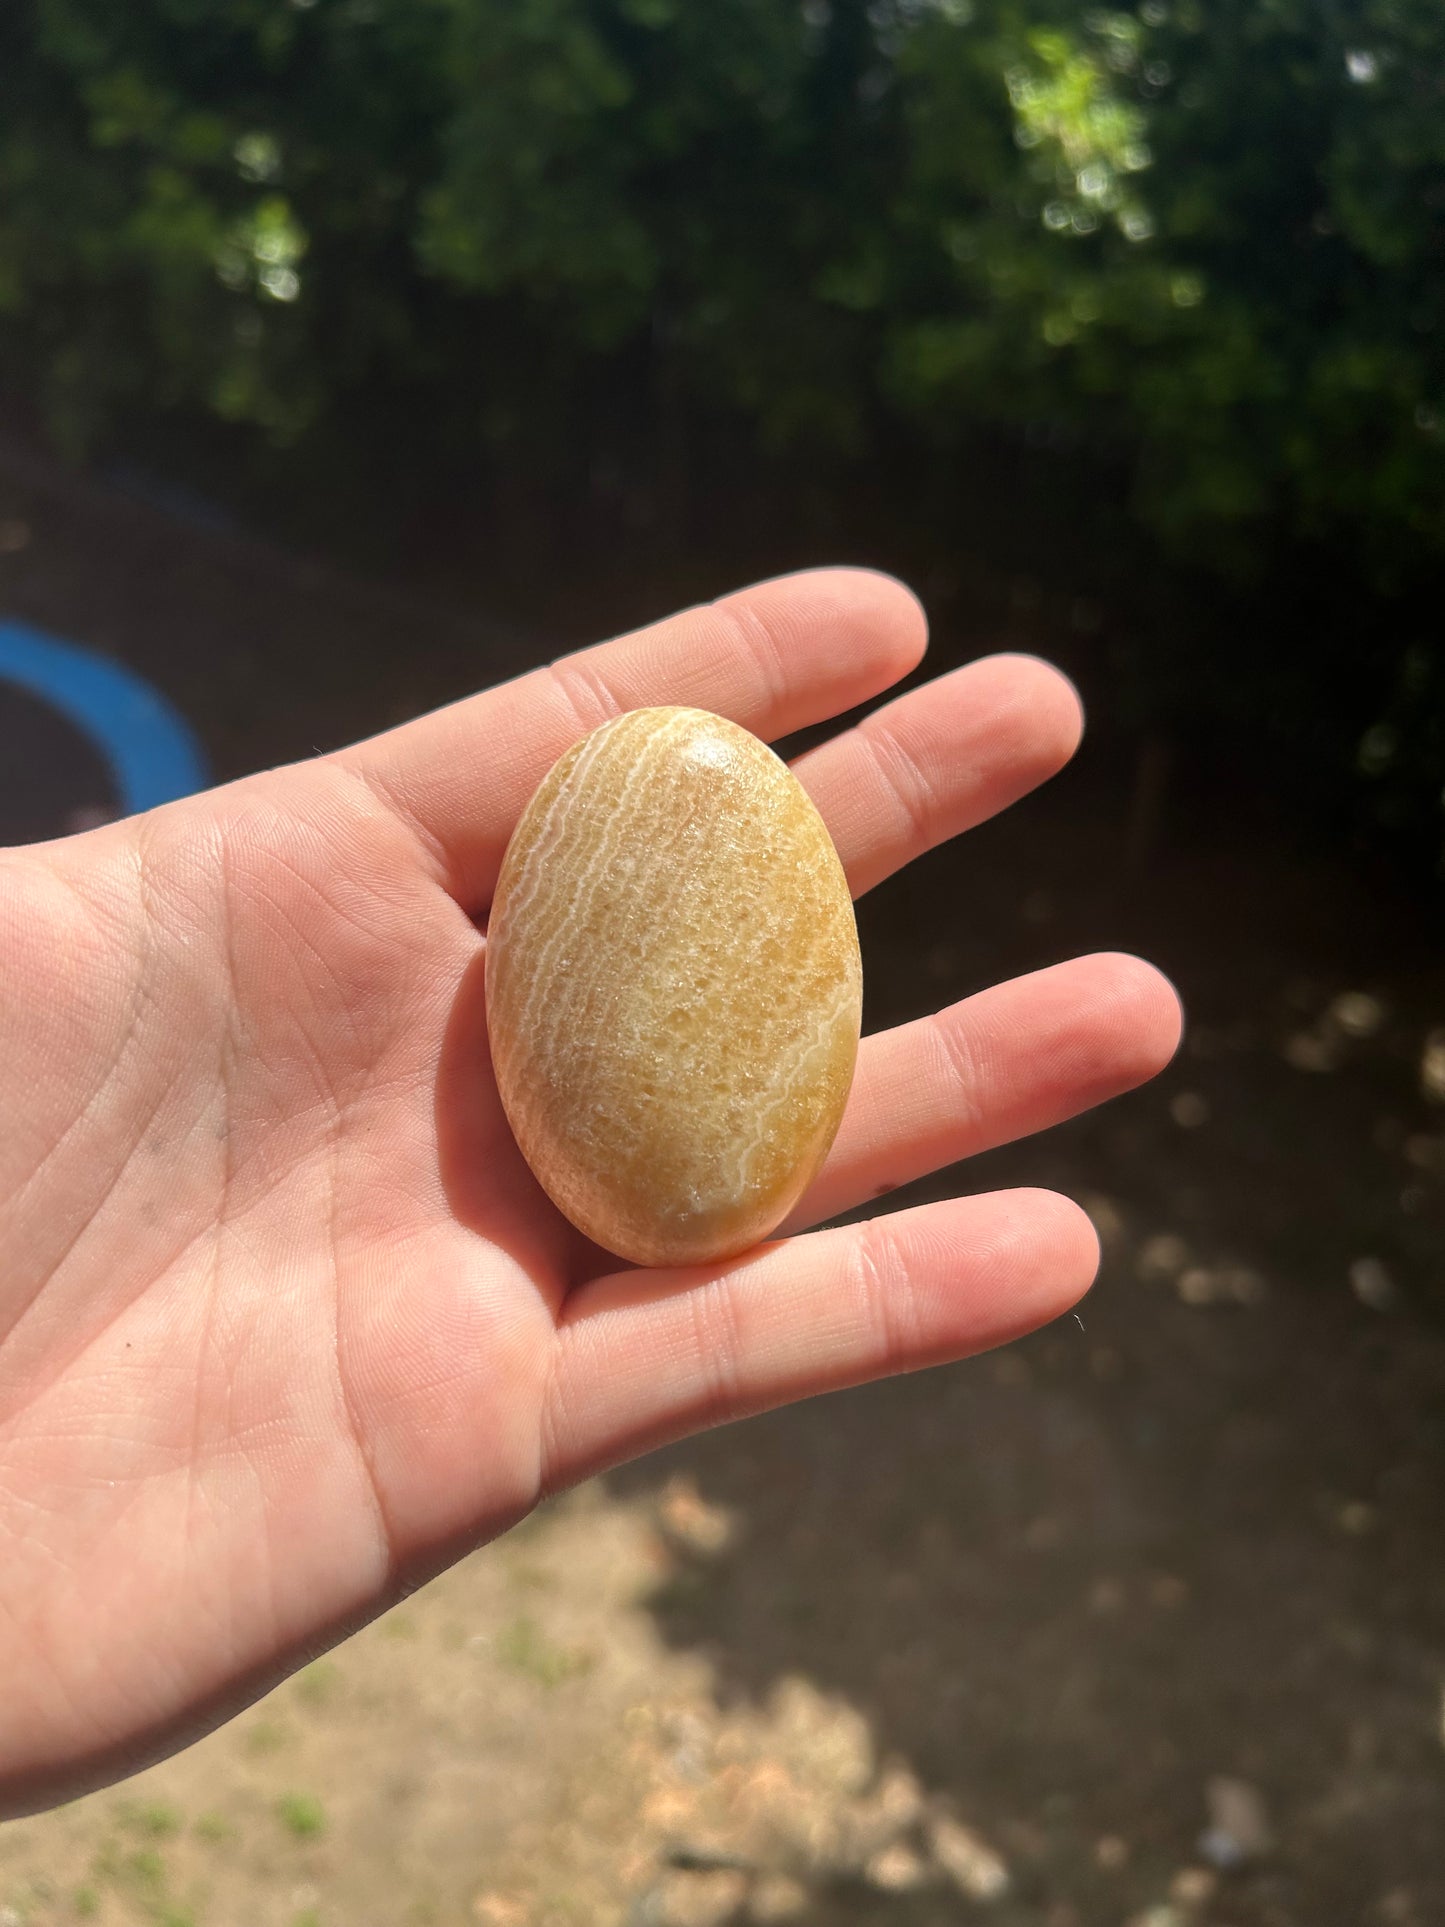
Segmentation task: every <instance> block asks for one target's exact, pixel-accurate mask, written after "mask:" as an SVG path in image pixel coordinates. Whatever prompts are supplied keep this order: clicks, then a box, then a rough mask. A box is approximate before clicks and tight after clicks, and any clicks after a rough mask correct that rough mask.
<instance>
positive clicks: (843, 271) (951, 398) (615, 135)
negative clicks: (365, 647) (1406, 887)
mask: <svg viewBox="0 0 1445 1927" xmlns="http://www.w3.org/2000/svg"><path fill="white" fill-rule="evenodd" d="M1442 75H1445V12H1442V10H1441V8H1440V7H1439V5H1438V0H1335V4H1333V5H1331V6H1330V7H1328V8H1322V7H1320V6H1319V5H1318V4H1317V0H1210V4H1209V5H1208V6H1207V7H1206V6H1205V5H1203V4H1202V0H1135V4H1134V5H1133V6H1115V7H1099V8H1095V9H1092V10H1086V9H1081V8H1079V7H1078V6H1076V5H1075V4H1073V0H707V4H705V5H703V4H686V0H128V4H126V5H124V6H117V5H115V4H114V0H9V4H8V5H6V6H5V7H4V8H3V9H0V368H3V370H4V371H5V376H6V380H7V382H8V383H9V385H11V386H12V387H15V386H24V387H26V388H28V389H30V390H31V391H32V392H35V393H38V394H39V396H40V397H41V400H42V403H43V406H44V409H45V411H46V414H47V416H48V419H49V421H50V423H51V424H52V427H53V428H54V430H55V432H56V433H57V435H58V436H59V437H60V438H61V439H62V440H63V441H64V442H66V443H68V444H70V445H71V446H74V447H77V448H80V447H84V446H85V445H86V444H87V443H89V442H93V441H95V440H96V439H97V438H98V437H103V436H104V435H105V434H106V433H107V432H108V431H109V428H110V425H112V424H114V423H116V422H117V421H120V422H127V423H129V424H131V425H132V428H133V426H134V424H135V423H136V422H137V421H138V420H155V419H156V418H157V417H173V418H175V419H177V420H178V421H181V422H195V421H197V420H203V419H205V418H211V419H216V418H219V420H221V421H222V422H225V423H229V424H232V425H234V428H235V429H236V430H239V431H240V432H241V433H242V434H243V435H245V436H248V437H250V438H251V439H252V442H253V443H255V444H260V445H263V446H265V445H269V446H274V447H277V448H280V449H282V450H283V451H284V450H286V449H288V448H295V447H296V446H297V445H298V444H302V443H304V444H306V445H307V446H308V447H309V448H310V449H311V450H312V451H313V454H315V451H322V454H321V456H320V457H319V458H318V459H319V468H318V470H317V471H316V472H321V471H322V470H324V463H325V455H324V451H325V450H326V449H327V448H328V447H331V446H333V445H334V446H335V448H337V449H338V450H341V449H344V447H345V446H346V436H347V434H348V433H350V432H351V431H352V430H353V429H354V427H355V425H356V424H357V423H358V422H363V421H367V420H374V421H375V422H377V423H379V424H381V428H380V430H379V432H378V434H377V435H376V436H374V437H373V442H372V445H373V446H382V445H387V446H390V442H389V441H388V438H389V437H394V435H396V434H402V435H404V436H405V438H406V439H407V445H408V447H409V448H410V449H411V450H412V451H413V452H419V453H420V454H421V456H422V457H423V464H422V465H423V466H425V463H426V461H427V460H428V459H434V460H435V461H436V462H437V464H438V465H441V464H442V463H445V462H449V461H452V460H454V459H456V458H457V457H458V456H460V457H462V458H463V459H466V460H470V461H472V462H475V463H480V464H486V463H492V464H494V465H496V467H497V468H499V469H501V468H505V470H506V471H507V472H509V473H513V474H515V473H517V472H518V471H520V470H523V469H525V470H527V471H529V472H531V473H533V474H538V475H544V476H545V475H548V474H550V473H553V472H556V471H559V470H564V469H565V470H567V471H568V472H571V473H585V472H586V471H587V469H588V466H589V464H591V465H592V466H594V467H595V466H596V465H597V464H599V463H600V464H602V465H604V466H605V465H606V463H607V462H608V461H609V460H610V459H611V456H612V453H613V447H614V444H616V443H618V442H619V440H620V441H621V442H628V440H629V438H630V441H631V445H632V446H634V447H638V446H640V447H643V448H646V449H648V450H649V451H650V459H651V460H652V461H653V463H654V465H656V464H657V463H662V464H663V465H666V464H667V463H669V462H670V463H674V464H676V463H678V462H683V463H685V461H686V453H685V451H686V450H687V449H688V448H689V447H691V446H694V445H695V444H696V442H697V440H698V435H699V432H701V431H702V430H704V429H706V430H708V431H711V429H713V428H715V427H717V425H719V424H722V425H723V427H724V428H725V429H726V430H727V432H729V433H731V434H733V435H734V436H736V435H737V434H738V432H739V431H742V432H744V433H745V434H746V435H747V436H750V437H752V438H753V439H754V440H755V443H756V445H757V446H758V447H759V448H761V449H762V450H763V451H790V453H791V458H792V459H793V460H795V461H799V462H801V463H803V464H806V465H810V468H811V472H812V473H815V474H823V475H827V474H830V473H834V472H836V473H837V474H838V475H839V476H840V478H841V479H840V483H839V486H840V487H841V486H847V485H848V478H849V477H854V476H856V475H858V474H859V473H861V472H862V469H863V465H865V464H866V463H867V462H868V461H869V460H870V459H871V458H872V457H873V456H874V455H875V454H876V452H877V451H878V450H879V449H880V448H882V447H885V446H886V447H888V448H889V449H891V450H893V451H894V452H895V453H896V452H897V450H899V449H900V448H903V449H912V450H915V451H917V452H918V453H919V455H920V456H921V455H924V454H926V453H927V452H928V451H936V452H937V454H938V455H941V456H943V457H945V458H948V457H950V456H953V455H956V454H957V453H959V452H960V451H964V450H967V449H969V448H971V447H976V446H977V445H978V441H979V438H980V436H985V437H986V436H989V435H994V436H998V435H1002V436H1004V437H1006V438H1007V437H1010V436H1012V437H1016V438H1021V437H1031V438H1034V439H1039V438H1043V439H1045V440H1049V439H1053V440H1057V439H1059V438H1060V437H1063V438H1067V439H1069V440H1070V442H1071V445H1073V446H1075V447H1081V448H1087V449H1091V450H1093V451H1095V453H1096V455H1097V456H1098V457H1099V458H1100V459H1101V460H1103V461H1105V462H1106V463H1107V464H1108V466H1109V469H1110V472H1111V473H1122V474H1124V475H1126V476H1127V477H1128V478H1129V485H1128V492H1129V499H1130V504H1131V510H1132V513H1133V515H1134V516H1135V518H1136V521H1137V523H1138V524H1139V525H1140V526H1141V527H1143V528H1144V529H1146V530H1147V531H1148V533H1149V537H1150V541H1151V543H1152V544H1153V545H1154V547H1155V549H1156V551H1157V552H1161V553H1163V554H1165V555H1169V556H1173V557H1175V558H1180V557H1182V558H1184V559H1186V560H1187V561H1188V562H1189V563H1190V564H1191V565H1203V566H1204V567H1205V568H1206V569H1210V570H1213V571H1215V572H1216V573H1217V574H1219V575H1221V576H1222V577H1224V578H1226V579H1231V578H1232V579H1235V580H1248V579H1251V578H1257V577H1259V576H1260V575H1261V574H1263V573H1265V572H1267V571H1268V570H1269V569H1270V568H1271V567H1272V566H1273V564H1274V562H1275V559H1276V558H1277V556H1278V555H1279V554H1280V553H1281V552H1282V551H1285V550H1288V549H1290V548H1291V546H1292V547H1293V548H1294V549H1295V550H1299V549H1300V548H1301V547H1302V546H1307V547H1308V548H1309V549H1310V551H1311V552H1312V553H1313V554H1315V555H1316V556H1319V555H1327V556H1329V558H1330V564H1331V567H1333V568H1337V569H1339V570H1340V572H1341V573H1342V574H1349V575H1351V576H1352V577H1353V578H1354V579H1355V580H1356V581H1357V582H1360V583H1365V584H1368V585H1371V586H1372V587H1373V588H1375V589H1376V590H1379V589H1385V590H1391V591H1396V590H1398V591H1403V590H1405V589H1408V588H1411V587H1413V588H1414V589H1415V590H1416V591H1417V592H1418V589H1419V586H1420V585H1421V583H1425V582H1429V581H1430V580H1431V579H1432V572H1434V571H1438V569H1439V567H1440V565H1441V562H1442V559H1445V83H1442ZM680 451H681V452H680ZM334 459H335V461H336V463H337V465H338V467H340V466H341V465H342V464H344V462H345V459H346V458H345V456H344V454H338V455H337V456H336V457H335V458H334ZM849 463H851V464H852V466H851V467H850V466H849ZM1407 644H1409V646H1408V647H1407ZM1411 647H1416V645H1415V644H1411V643H1410V639H1409V638H1408V637H1402V639H1401V640H1400V641H1399V643H1398V645H1392V650H1393V653H1392V652H1391V649H1386V650H1385V651H1384V654H1385V656H1387V657H1388V658H1389V660H1388V661H1385V662H1383V663H1376V664H1375V666H1374V668H1373V669H1372V672H1371V674H1372V677H1373V681H1372V683H1371V692H1372V693H1371V694H1370V695H1368V696H1364V695H1362V696H1361V698H1360V701H1361V702H1364V703H1368V702H1370V701H1373V700H1375V699H1376V698H1377V697H1378V698H1379V700H1382V701H1384V700H1388V701H1389V702H1392V703H1396V704H1397V705H1398V704H1400V703H1404V704H1406V705H1407V706H1408V701H1409V692H1410V691H1411V690H1416V689H1418V688H1420V687H1423V686H1424V683H1422V681H1421V677H1420V674H1419V672H1418V671H1407V668H1406V667H1405V666H1404V665H1405V664H1406V659H1407V657H1409V658H1410V659H1411V660H1413V658H1412V657H1410V648H1411ZM1377 653H1378V652H1377ZM1411 676H1413V677H1414V681H1413V682H1412V681H1411V680H1410V677H1411ZM1425 682H1431V678H1430V677H1428V676H1427V677H1426V678H1425ZM1431 686H1433V682H1431ZM1392 691H1393V693H1390V692H1392ZM1401 691H1403V692H1405V693H1404V694H1401ZM1260 700H1263V698H1260ZM1390 728H1391V729H1392V730H1393V731H1395V736H1394V738H1392V740H1396V741H1398V742H1400V743H1402V744H1403V743H1404V741H1405V736H1407V735H1408V731H1406V732H1405V735H1401V733H1400V730H1399V729H1398V728H1397V725H1396V724H1395V723H1394V722H1393V721H1392V722H1391V723H1390ZM1381 740H1383V739H1381ZM1432 740H1433V739H1432ZM1414 753H1415V752H1414V751H1413V750H1412V751H1411V752H1410V754H1411V755H1413V754H1414ZM1401 754H1402V755H1404V751H1403V749H1402V751H1401ZM1434 754H1435V752H1434V750H1433V749H1431V750H1429V751H1428V752H1427V753H1426V764H1428V766H1429V767H1430V768H1431V769H1432V770H1433V768H1434V764H1433V762H1432V761H1431V760H1430V759H1431V758H1433V756H1434ZM1406 760H1408V758H1407V759H1406ZM1430 780H1431V781H1434V780H1435V779H1434V777H1433V776H1432V777H1431V778H1430Z"/></svg>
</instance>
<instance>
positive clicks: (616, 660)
mask: <svg viewBox="0 0 1445 1927" xmlns="http://www.w3.org/2000/svg"><path fill="white" fill-rule="evenodd" d="M926 640H927V630H926V625H925V622H924V617H923V612H922V610H921V609H920V607H919V605H918V602H917V600H916V599H915V598H914V597H913V596H912V595H911V594H910V593H909V591H908V590H907V589H905V588H904V587H903V586H902V584H901V583H898V582H895V581H893V580H892V578H891V577H888V576H884V575H878V574H875V573H874V572H873V571H871V570H867V569H819V570H814V571H812V572H809V573H807V574H803V575H793V576H784V577H781V578H780V579H778V580H777V581H773V582H763V583H759V584H758V585H757V586H756V587H754V588H751V589H744V590H741V591H739V592H738V593H737V594H736V595H730V596H724V597H723V598H722V600H721V601H719V602H714V603H709V604H706V605H703V606H701V607H698V608H695V609H688V610H685V611H684V612H683V613H682V614H681V615H677V616H673V617H671V618H670V619H669V620H668V621H666V622H660V623H657V624H655V625H654V626H653V627H651V628H648V629H641V630H639V631H637V633H636V634H634V635H630V636H623V637H621V638H620V639H619V640H617V641H615V642H606V643H601V644H599V645H598V646H597V647H596V648H594V649H586V650H583V651H582V652H581V653H580V654H578V655H574V656H567V657H564V658H563V659H562V661H560V662H557V663H553V664H552V665H551V666H550V667H548V668H546V669H538V670H534V671H533V672H532V674H530V675H527V676H522V677H519V678H518V679H517V681H515V682H511V683H505V684H503V685H502V687H501V688H499V689H493V690H488V691H487V692H486V693H485V694H483V695H480V696H473V697H470V698H468V699H467V700H466V701H464V702H460V703H454V704H453V705H452V706H451V707H450V708H448V709H441V710H438V711H436V713H435V714H433V715H430V716H423V717H421V718H420V719H419V720H418V721H416V722H414V723H407V724H405V725H404V726H403V727H402V728H400V729H395V730H391V731H389V732H388V733H387V734H386V735H384V736H378V737H374V738H373V739H372V740H371V741H369V742H366V743H361V744H358V745H356V746H355V747H354V748H352V749H349V750H344V751H342V752H341V753H340V755H339V757H338V758H336V759H335V760H337V761H339V762H340V763H342V764H343V765H344V766H345V767H347V768H349V769H351V770H352V771H354V772H355V773H356V774H357V775H359V776H361V777H363V778H364V779H365V780H366V782H367V783H368V784H370V785H371V786H372V787H373V788H374V789H376V790H377V791H379V792H380V793H381V794H382V795H383V797H384V798H385V799H386V801H387V802H388V803H389V804H390V805H391V806H392V807H393V808H394V809H396V810H397V811H399V812H400V814H401V815H402V816H403V817H404V818H405V820H406V821H407V822H409V823H410V824H411V825H412V826H413V827H414V828H415V829H416V830H417V831H418V832H419V833H420V835H421V837H422V839H423V840H424V843H425V845H426V847H427V848H428V849H429V850H430V851H431V852H432V854H433V855H434V857H435V860H436V862H437V865H438V868H439V870H440V872H441V874H442V876H443V879H444V881H445V882H446V884H447V886H448V888H449V889H450V890H451V891H452V893H453V894H454V895H455V896H457V897H458V898H459V900H460V901H462V902H463V903H464V904H465V905H466V907H467V908H468V909H470V910H473V911H478V910H482V909H484V908H485V907H486V905H487V903H488V902H489V901H490V899H491V892H492V888H493V886H494V884H495V882H496V878H497V871H498V869H499V868H500V866H501V861H502V857H503V854H504V853H505V850H506V847H507V839H508V838H509V837H510V836H511V833H512V828H513V825H514V824H515V823H516V821H517V818H518V816H519V815H520V814H521V812H522V810H523V808H524V807H525V805H526V803H527V801H528V799H529V798H530V796H531V794H532V792H533V790H534V789H535V788H536V787H537V784H538V783H539V782H540V781H541V779H542V777H543V776H544V775H545V774H546V773H547V771H548V770H549V769H550V768H551V766H552V764H553V763H554V762H556V760H557V758H558V757H559V756H560V755H561V754H562V752H563V751H564V750H565V749H567V748H568V747H570V745H571V744H573V743H575V742H576V741H577V739H578V737H580V736H584V735H586V734H587V733H588V731H590V730H592V729H595V728H596V727H597V725H598V724H599V723H603V722H606V721H607V720H608V719H609V718H611V717H613V716H616V715H619V714H620V713H621V712H622V711H623V710H626V709H638V708H645V707H647V706H649V705H651V704H662V703H680V704H687V705H691V706H693V707H696V708H699V709H710V710H713V711H714V712H716V713H717V714H718V715H721V716H728V717H731V718H732V720H733V721H734V722H739V723H742V724H743V725H744V727H745V728H747V729H750V730H752V731H753V733H754V734H755V735H757V736H761V737H763V738H765V739H772V738H776V737H779V736H786V735H789V734H790V733H791V732H792V731H793V730H795V729H801V728H803V727H804V726H805V725H807V724H809V723H816V722H821V721H823V720H825V719H826V718H827V717H829V716H834V715H837V714H839V713H841V712H842V711H843V710H845V709H851V708H852V707H853V706H854V705H855V704H857V703H860V702H865V701H866V700H867V699H868V698H869V697H870V696H876V695H877V694H878V692H879V691H880V690H883V689H887V688H889V687H890V686H891V685H892V684H893V683H895V682H897V681H898V679H899V678H900V677H901V676H905V675H907V673H908V671H909V670H910V669H912V668H914V667H915V665H916V664H917V663H918V661H919V659H920V657H921V656H922V654H923V650H924V647H925V644H926Z"/></svg>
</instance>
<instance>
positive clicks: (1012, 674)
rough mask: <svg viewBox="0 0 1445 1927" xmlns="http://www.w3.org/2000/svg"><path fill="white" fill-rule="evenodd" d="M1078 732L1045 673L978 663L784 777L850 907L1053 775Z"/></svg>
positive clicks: (1055, 679)
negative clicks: (834, 863) (817, 826)
mask: <svg viewBox="0 0 1445 1927" xmlns="http://www.w3.org/2000/svg"><path fill="white" fill-rule="evenodd" d="M1083 722H1084V718H1083V710H1082V707H1081V706H1080V703H1079V698H1078V694H1077V692H1076V691H1075V689H1074V686H1073V684H1072V683H1071V682H1070V681H1069V680H1068V678H1067V677H1066V676H1062V675H1060V673H1059V672H1058V670H1057V669H1052V668H1050V667H1049V665H1048V664H1047V663H1044V662H1040V661H1038V659H1037V658H1036V657H1033V656H988V657H985V658H984V659H983V660H982V661H981V662H972V663H969V664H967V665H966V666H965V667H964V668H962V669H956V670H954V671H953V672H952V673H951V674H950V675H947V676H940V677H939V678H938V679H937V680H936V681H935V682H931V683H925V684H924V685H923V687H922V688H920V689H913V690H910V691H909V692H908V694H907V695H905V696H900V697H899V698H898V699H897V701H896V702H891V703H889V704H888V705H887V706H886V707H885V708H883V709H877V710H875V711H874V712H873V714H872V715H871V716H867V717H865V718H864V719H863V721H862V722H861V723H859V724H858V725H857V727H856V728H854V729H850V730H846V731H844V733H843V734H842V735H841V736H835V737H834V738H833V739H832V741H831V742H828V743H824V744H823V746H822V747H821V748H820V749H815V750H813V751H812V752H811V753H810V754H809V755H807V756H803V757H800V758H799V760H798V762H797V763H796V764H795V765H794V769H795V773H796V775H797V777H798V780H799V781H800V782H801V783H802V785H803V787H804V788H805V789H806V790H807V792H808V794H809V795H810V796H811V797H812V799H813V801H814V802H815V803H816V804H817V806H818V809H819V812H820V814H821V815H822V818H823V821H824V822H825V823H826V824H827V825H828V830H829V833H830V834H831V836H832V838H833V841H834V843H835V844H836V845H837V849H838V854H839V856H840V857H841V858H842V860H843V868H844V869H845V870H846V871H847V873H848V882H849V885H850V886H851V888H852V891H853V894H854V896H855V897H857V896H862V894H863V892H864V891H865V890H871V889H872V888H873V886H874V884H875V883H881V882H882V881H883V879H884V878H885V877H886V876H891V875H892V873H893V872H894V871H895V870H898V869H901V868H902V867H903V865H904V864H905V863H908V862H910V861H911V860H912V859H913V858H914V857H916V856H921V855H922V854H923V852H924V851H925V850H930V849H933V848H934V847H935V845H937V844H939V843H944V842H946V841H947V840H948V838H949V837H951V836H957V835H958V834H959V833H960V832H961V831H963V830H967V829H971V828H972V827H973V825H974V824H975V823H982V822H983V821H984V820H985V818H987V817H990V816H993V815H995V814H997V812H998V811H999V810H1002V809H1005V808H1006V807H1007V806H1008V805H1009V804H1010V803H1012V802H1015V801H1016V800H1017V799H1018V798H1019V797H1020V796H1024V795H1026V794H1027V793H1028V791H1029V790H1031V789H1033V788H1035V787H1036V785H1038V784H1039V783H1042V782H1044V781H1045V780H1046V778H1048V777H1050V776H1053V775H1055V774H1056V773H1057V772H1058V771H1059V770H1061V769H1062V768H1063V766H1064V764H1065V763H1067V762H1068V760H1069V758H1070V757H1071V756H1072V755H1073V753H1074V751H1075V750H1076V749H1077V748H1078V746H1079V737H1080V735H1081V734H1082V732H1083Z"/></svg>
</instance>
